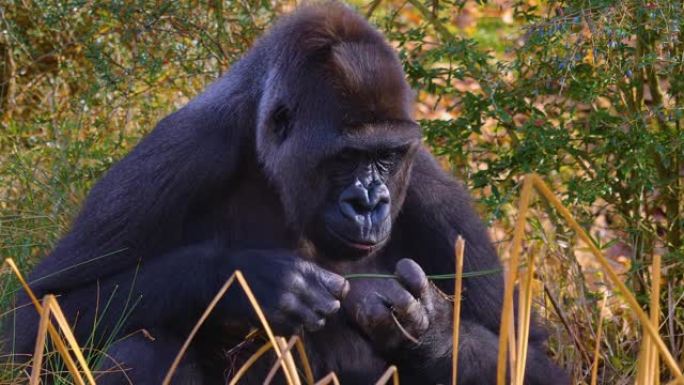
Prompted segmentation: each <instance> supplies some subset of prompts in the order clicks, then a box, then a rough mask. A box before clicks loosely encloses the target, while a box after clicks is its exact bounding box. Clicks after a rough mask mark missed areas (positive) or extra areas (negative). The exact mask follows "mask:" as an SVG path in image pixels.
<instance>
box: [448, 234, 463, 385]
mask: <svg viewBox="0 0 684 385" xmlns="http://www.w3.org/2000/svg"><path fill="white" fill-rule="evenodd" d="M464 252H465V241H464V240H463V237H461V236H460V235H459V236H458V238H457V239H456V247H455V250H454V255H455V257H456V279H455V280H454V310H453V312H454V320H453V323H452V325H453V334H452V340H451V342H452V346H453V349H452V353H451V384H452V385H456V379H457V377H458V373H457V372H458V338H459V331H460V327H461V295H462V294H461V291H462V289H463V284H462V283H463V254H464Z"/></svg>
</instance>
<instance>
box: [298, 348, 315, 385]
mask: <svg viewBox="0 0 684 385" xmlns="http://www.w3.org/2000/svg"><path fill="white" fill-rule="evenodd" d="M295 346H296V347H297V353H298V354H299V359H300V360H302V366H303V367H304V377H306V383H307V384H309V385H313V384H314V376H313V370H311V364H310V363H309V356H308V355H307V354H306V349H305V348H304V342H302V338H301V337H298V338H297V339H296V340H295Z"/></svg>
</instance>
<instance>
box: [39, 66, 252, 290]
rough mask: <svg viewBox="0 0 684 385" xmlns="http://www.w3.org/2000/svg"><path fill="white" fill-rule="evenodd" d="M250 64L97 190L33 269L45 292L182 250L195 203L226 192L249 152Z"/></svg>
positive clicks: (175, 119)
mask: <svg viewBox="0 0 684 385" xmlns="http://www.w3.org/2000/svg"><path fill="white" fill-rule="evenodd" d="M243 67H245V65H240V66H239V67H238V68H236V69H234V70H232V71H231V73H229V74H228V75H227V76H225V77H224V78H222V79H220V80H219V81H217V82H216V83H215V84H214V85H213V86H212V87H210V88H209V89H208V90H207V91H206V92H205V93H204V94H202V95H201V96H199V97H198V98H197V99H195V100H193V101H192V102H191V103H190V104H188V105H187V106H185V107H183V108H182V109H180V110H178V111H176V112H175V113H173V114H171V115H169V116H168V117H166V118H164V119H163V120H161V121H160V122H159V123H158V125H157V127H156V128H155V129H154V130H153V131H152V132H151V133H150V134H149V135H148V136H147V137H146V138H144V139H143V140H142V141H141V142H140V143H139V144H138V145H137V146H136V147H135V148H134V149H133V151H132V152H131V153H130V154H128V155H127V156H126V157H125V158H123V159H122V160H121V161H119V162H118V163H117V164H115V165H114V166H113V167H112V168H111V170H110V171H109V172H108V173H107V174H106V175H105V176H104V177H103V178H102V179H101V180H100V181H99V182H98V183H97V184H96V185H95V186H94V187H93V189H92V190H91V192H90V194H89V195H88V197H87V199H86V202H85V204H84V206H83V209H82V210H81V212H80V214H79V215H78V217H77V218H76V220H75V222H74V223H73V226H72V228H71V231H70V232H69V233H68V234H67V235H66V236H65V237H64V238H62V240H61V241H60V242H59V243H58V244H57V246H56V247H55V248H54V250H53V252H52V253H51V254H50V255H49V256H48V257H47V258H45V259H44V260H43V261H42V262H41V263H40V264H39V265H38V266H37V267H36V268H35V270H34V271H33V273H32V275H31V277H30V278H31V281H34V282H35V284H33V285H32V286H33V287H34V289H35V290H37V291H38V293H39V294H42V293H46V292H50V291H59V290H66V289H70V288H73V287H75V286H78V285H85V284H88V283H89V282H93V281H94V280H96V279H98V278H101V277H104V276H108V275H111V274H114V273H116V272H118V271H121V270H124V269H126V268H128V267H133V266H135V264H136V263H137V261H138V260H139V259H141V258H149V257H153V256H157V255H162V254H164V253H167V252H169V251H171V250H173V249H174V248H176V247H179V243H178V241H179V239H180V237H181V235H182V232H183V230H184V229H183V228H182V225H183V223H184V220H186V219H187V215H189V214H190V213H191V210H192V208H193V205H196V204H197V202H201V200H202V199H203V198H205V197H207V195H208V194H216V193H221V192H224V191H226V189H227V188H229V185H230V184H231V182H234V181H233V178H234V177H235V174H236V171H237V170H238V167H239V165H238V162H239V160H240V159H242V158H244V157H249V156H250V154H245V151H246V150H245V149H248V148H250V146H249V142H248V140H251V139H249V138H250V136H249V134H250V133H251V130H252V128H253V126H254V122H253V119H254V118H253V117H254V111H253V110H254V109H255V108H256V107H255V105H256V103H255V102H254V100H256V98H257V95H256V91H255V90H254V89H252V88H250V86H249V85H244V84H240V82H241V81H242V80H240V79H242V77H246V78H247V79H250V78H249V77H248V75H247V74H245V73H244V72H246V70H245V69H244V68H243ZM107 255H110V256H107ZM55 272H58V273H55Z"/></svg>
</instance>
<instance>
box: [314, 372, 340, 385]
mask: <svg viewBox="0 0 684 385" xmlns="http://www.w3.org/2000/svg"><path fill="white" fill-rule="evenodd" d="M331 382H332V383H333V385H340V380H339V379H338V378H337V375H336V374H335V372H330V373H328V375H327V376H325V377H323V378H321V380H320V381H318V382H317V383H316V384H315V385H328V384H329V383H331Z"/></svg>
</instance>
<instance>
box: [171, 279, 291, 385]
mask: <svg viewBox="0 0 684 385" xmlns="http://www.w3.org/2000/svg"><path fill="white" fill-rule="evenodd" d="M236 280H237V282H238V284H240V286H241V287H242V290H243V291H244V292H245V295H246V296H247V299H248V300H249V302H250V304H251V305H252V308H253V309H254V312H256V314H257V317H258V318H259V321H260V322H261V326H262V327H263V328H264V331H265V332H266V335H267V336H268V339H269V340H270V341H271V345H272V346H274V347H276V346H278V343H277V342H276V338H275V335H274V334H273V330H272V329H271V326H270V325H269V323H268V321H267V320H266V317H265V316H264V312H263V311H262V310H261V306H259V303H258V302H257V299H256V297H255V296H254V293H252V289H251V288H250V287H249V285H248V284H247V281H246V280H245V277H244V276H243V275H242V272H240V271H239V270H236V271H235V272H234V273H233V274H232V275H231V276H230V278H228V280H227V281H226V283H225V284H223V286H222V287H221V289H220V290H219V291H218V293H216V295H215V296H214V298H213V299H212V300H211V302H210V303H209V305H208V306H207V308H206V309H205V310H204V313H202V316H201V317H200V319H199V320H198V321H197V323H196V324H195V326H194V327H193V328H192V331H190V334H189V335H188V337H187V338H186V340H185V342H184V343H183V346H182V347H181V349H180V350H179V351H178V354H177V355H176V358H175V359H174V360H173V363H172V364H171V367H170V368H169V370H168V372H167V373H166V376H165V377H164V381H163V382H162V385H169V383H170V382H171V379H172V378H173V374H174V373H175V371H176V369H177V368H178V365H179V364H180V361H181V359H182V358H183V355H185V352H186V351H187V350H188V347H189V346H190V343H191V342H192V340H193V338H194V337H195V335H196V334H197V332H198V331H199V329H200V327H201V326H202V324H204V322H205V321H206V319H207V318H208V317H209V315H210V314H211V312H212V311H213V310H214V308H215V307H216V305H217V304H218V302H219V301H220V300H221V298H223V296H224V295H225V294H226V291H228V289H229V288H230V286H231V285H232V284H233V282H235V281H236ZM273 350H274V351H275V353H276V356H278V358H280V356H281V354H280V349H273ZM286 362H287V361H283V362H281V366H282V368H283V372H284V373H285V379H286V381H287V383H288V384H291V385H295V384H298V382H294V378H295V377H296V378H297V379H299V378H298V377H297V372H294V373H291V372H290V367H289V365H287V364H286Z"/></svg>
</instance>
